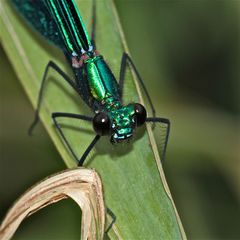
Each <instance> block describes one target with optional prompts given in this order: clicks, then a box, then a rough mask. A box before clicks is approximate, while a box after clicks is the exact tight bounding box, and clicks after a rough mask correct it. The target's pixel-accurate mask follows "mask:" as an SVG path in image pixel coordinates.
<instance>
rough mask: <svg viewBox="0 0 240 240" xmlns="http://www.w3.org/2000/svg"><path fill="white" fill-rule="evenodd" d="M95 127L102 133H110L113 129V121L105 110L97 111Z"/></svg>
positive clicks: (101, 134)
mask: <svg viewBox="0 0 240 240" xmlns="http://www.w3.org/2000/svg"><path fill="white" fill-rule="evenodd" d="M93 129H94V130H95V132H96V133H97V134H98V135H100V136H103V135H108V134H109V133H110V129H111V121H110V119H109V117H108V115H107V114H106V113H104V112H99V113H97V114H96V115H95V116H94V118H93Z"/></svg>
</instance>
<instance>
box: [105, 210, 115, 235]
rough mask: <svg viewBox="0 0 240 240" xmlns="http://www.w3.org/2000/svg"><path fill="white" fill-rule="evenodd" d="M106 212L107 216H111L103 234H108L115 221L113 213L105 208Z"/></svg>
mask: <svg viewBox="0 0 240 240" xmlns="http://www.w3.org/2000/svg"><path fill="white" fill-rule="evenodd" d="M106 210H107V214H109V215H110V216H111V218H112V221H111V223H110V224H109V226H108V227H107V229H106V230H105V234H107V233H108V232H109V230H110V229H111V228H112V226H113V224H114V223H115V222H116V219H117V217H116V215H115V214H114V213H113V211H112V210H111V209H110V208H108V207H107V208H106Z"/></svg>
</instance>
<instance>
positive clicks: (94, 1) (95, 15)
mask: <svg viewBox="0 0 240 240" xmlns="http://www.w3.org/2000/svg"><path fill="white" fill-rule="evenodd" d="M96 22H97V14H96V0H92V33H91V42H92V45H93V49H94V50H95V49H96V42H95V36H96Z"/></svg>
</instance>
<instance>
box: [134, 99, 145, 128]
mask: <svg viewBox="0 0 240 240" xmlns="http://www.w3.org/2000/svg"><path fill="white" fill-rule="evenodd" d="M134 110H135V117H136V121H137V126H138V127H139V126H141V125H143V124H144V123H145V121H146V118H147V112H146V109H145V107H144V106H143V105H141V104H140V103H135V105H134Z"/></svg>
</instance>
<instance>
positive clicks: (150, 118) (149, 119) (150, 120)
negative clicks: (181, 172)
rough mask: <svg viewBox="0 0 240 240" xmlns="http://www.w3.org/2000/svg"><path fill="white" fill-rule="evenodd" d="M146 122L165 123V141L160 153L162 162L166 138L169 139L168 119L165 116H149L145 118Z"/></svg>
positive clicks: (165, 148) (166, 142)
mask: <svg viewBox="0 0 240 240" xmlns="http://www.w3.org/2000/svg"><path fill="white" fill-rule="evenodd" d="M146 122H152V123H163V124H165V125H167V131H166V136H165V141H164V147H163V151H162V154H161V161H162V163H163V162H164V160H165V156H166V150H167V144H168V139H169V133H170V121H169V119H167V118H159V117H149V118H147V119H146Z"/></svg>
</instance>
